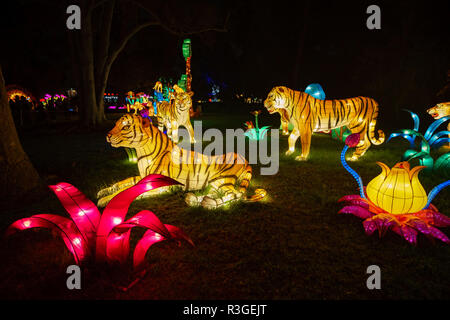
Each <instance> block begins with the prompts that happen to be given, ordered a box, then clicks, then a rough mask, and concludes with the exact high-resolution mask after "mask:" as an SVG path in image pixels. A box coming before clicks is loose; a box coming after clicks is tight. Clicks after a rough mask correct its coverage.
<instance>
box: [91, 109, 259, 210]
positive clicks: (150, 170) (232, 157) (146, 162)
mask: <svg viewBox="0 0 450 320" xmlns="http://www.w3.org/2000/svg"><path fill="white" fill-rule="evenodd" d="M107 141H108V142H110V143H111V145H112V146H113V147H128V148H135V149H136V155H137V158H138V169H139V174H140V176H139V177H133V178H129V179H126V180H124V181H123V182H119V183H116V184H115V185H113V186H112V187H109V188H107V189H108V190H107V191H104V192H102V191H101V192H100V193H99V195H100V196H107V197H109V196H110V195H109V194H108V192H115V193H117V191H118V190H122V189H123V187H127V188H128V187H129V184H130V183H131V184H132V183H137V181H139V179H142V178H143V177H145V176H147V175H149V174H162V175H165V176H168V177H171V178H173V179H175V180H177V181H178V182H180V183H182V184H183V185H184V189H185V190H187V191H193V190H202V189H205V188H206V187H208V186H211V193H210V194H208V195H205V196H196V195H194V194H193V193H188V195H187V196H186V202H187V203H188V204H190V205H197V204H201V205H202V206H204V207H207V208H216V207H218V206H221V205H223V204H225V203H227V202H229V201H234V200H237V199H243V200H247V201H257V200H260V199H262V198H263V197H264V196H265V191H264V190H263V189H257V190H256V191H255V193H256V194H255V195H254V196H252V197H250V198H247V197H246V192H247V188H248V186H249V184H250V180H251V177H252V168H251V166H250V165H249V164H248V162H247V161H246V160H245V158H244V157H243V156H241V155H239V154H236V153H233V152H230V153H227V154H224V155H218V156H207V155H203V154H201V153H197V152H194V151H190V150H186V149H183V148H181V147H179V146H177V145H176V144H174V142H172V141H171V140H170V139H169V138H168V137H167V136H166V135H165V134H164V133H163V132H161V131H160V130H158V129H157V128H156V127H154V126H153V125H152V124H151V123H150V121H148V119H144V118H142V117H140V116H139V115H134V114H126V115H124V116H122V117H121V118H120V119H119V120H118V121H117V122H116V126H115V127H114V128H113V129H112V130H111V131H110V132H109V133H108V136H107ZM136 180H137V181H136ZM238 183H239V185H238V186H237V184H238ZM102 202H105V201H102Z"/></svg>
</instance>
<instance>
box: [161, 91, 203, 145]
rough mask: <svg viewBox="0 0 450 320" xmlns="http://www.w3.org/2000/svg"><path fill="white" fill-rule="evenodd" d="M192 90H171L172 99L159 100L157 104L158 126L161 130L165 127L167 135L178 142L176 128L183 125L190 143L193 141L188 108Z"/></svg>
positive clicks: (190, 106)
mask: <svg viewBox="0 0 450 320" xmlns="http://www.w3.org/2000/svg"><path fill="white" fill-rule="evenodd" d="M193 94H194V92H192V91H190V92H184V91H181V92H180V91H179V92H176V91H175V92H173V95H174V99H172V100H171V101H170V102H169V101H161V102H160V103H159V105H158V115H157V116H158V128H159V130H161V131H163V130H164V127H166V128H167V135H168V136H169V137H170V138H171V139H172V140H173V141H174V142H175V143H177V142H178V128H179V126H184V127H185V128H186V129H187V130H188V132H189V137H190V140H191V143H195V139H194V129H193V128H192V124H191V117H190V114H189V110H190V109H191V108H192V95H193Z"/></svg>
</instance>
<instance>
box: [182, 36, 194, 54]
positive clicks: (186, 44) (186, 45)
mask: <svg viewBox="0 0 450 320" xmlns="http://www.w3.org/2000/svg"><path fill="white" fill-rule="evenodd" d="M182 50H183V57H184V59H187V58H189V57H191V56H192V49H191V39H184V41H183V46H182Z"/></svg>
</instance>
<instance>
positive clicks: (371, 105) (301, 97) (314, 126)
mask: <svg viewBox="0 0 450 320" xmlns="http://www.w3.org/2000/svg"><path fill="white" fill-rule="evenodd" d="M264 106H265V107H266V108H267V111H269V113H275V112H278V113H279V114H280V116H281V125H282V127H283V134H285V135H288V134H289V130H288V124H289V123H292V124H293V125H294V129H293V130H292V132H291V133H290V135H289V139H288V142H289V150H288V151H287V152H286V155H288V156H289V155H291V154H293V153H294V152H295V143H296V141H297V139H298V138H300V140H301V144H302V153H301V155H299V156H297V157H296V158H295V160H299V161H300V160H306V159H307V158H308V155H309V150H310V147H311V136H312V134H313V132H319V131H324V130H332V129H336V128H340V127H343V126H347V127H348V128H350V130H351V131H352V133H357V134H359V135H360V138H361V140H360V142H359V144H358V146H357V147H356V150H355V152H354V153H353V156H352V157H351V160H357V159H358V158H359V157H361V156H362V155H363V154H364V153H365V152H366V151H367V149H368V148H369V147H370V145H371V143H372V144H375V145H379V144H381V143H383V142H384V133H383V131H381V130H378V135H379V138H378V139H376V138H375V124H376V119H377V116H378V104H377V103H376V101H375V100H373V99H371V98H366V97H356V98H349V99H342V100H319V99H316V98H314V97H313V96H311V95H309V94H307V93H304V92H301V91H294V90H291V89H289V88H287V87H275V88H273V89H272V90H271V91H270V92H269V94H268V96H267V99H266V100H265V101H264Z"/></svg>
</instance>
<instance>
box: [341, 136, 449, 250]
mask: <svg viewBox="0 0 450 320" xmlns="http://www.w3.org/2000/svg"><path fill="white" fill-rule="evenodd" d="M358 142H359V135H357V134H351V135H350V136H349V137H348V138H347V139H346V141H345V143H346V146H345V147H344V149H343V151H342V154H341V162H342V165H343V166H344V168H345V169H346V170H347V171H348V172H349V173H351V174H352V176H353V177H354V178H355V180H356V181H357V183H358V188H359V193H360V194H359V195H347V196H344V197H343V198H341V199H339V202H345V203H346V204H347V205H346V206H345V207H344V208H342V209H341V210H340V211H339V213H347V214H353V215H355V216H357V217H359V218H361V219H364V222H363V226H364V229H365V231H366V233H367V234H368V235H371V234H372V233H373V232H374V231H375V230H378V232H379V234H380V236H382V235H383V234H384V233H385V232H386V231H387V230H389V229H391V230H392V231H394V232H396V233H397V234H399V235H401V236H402V237H403V238H405V239H406V240H407V241H408V242H410V243H413V244H415V243H416V242H417V234H418V232H421V233H422V234H425V235H427V236H429V237H433V238H436V239H439V240H441V241H443V242H445V243H448V244H450V239H449V238H448V237H447V236H446V235H445V234H444V233H443V232H441V231H440V230H439V229H437V228H436V227H447V226H450V218H449V217H447V216H445V215H443V214H441V213H440V212H439V211H438V210H437V208H436V207H435V206H434V205H432V204H431V202H432V200H433V199H434V197H435V196H436V195H437V194H438V193H439V192H440V191H441V190H442V189H443V188H445V187H446V186H448V185H450V180H448V181H445V182H443V183H441V184H440V185H438V186H436V187H435V188H433V189H432V190H431V191H430V193H429V194H428V196H427V194H426V192H425V190H424V188H423V187H422V185H421V183H420V181H419V178H418V174H419V172H420V170H422V169H423V168H424V167H423V166H417V167H415V168H413V169H410V167H409V163H408V162H406V161H403V162H399V163H397V164H396V165H395V166H394V167H393V168H392V169H390V168H389V167H388V166H386V165H385V164H384V163H381V162H377V163H378V165H379V166H380V167H381V168H382V172H381V174H380V175H378V176H377V177H375V178H374V179H373V180H371V181H370V182H369V183H368V185H367V187H366V188H364V187H363V183H362V179H361V177H360V176H359V175H358V174H357V173H356V172H355V171H354V170H353V169H352V168H350V166H348V164H347V162H346V161H345V153H346V151H347V150H348V148H349V147H355V146H357V145H358Z"/></svg>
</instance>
